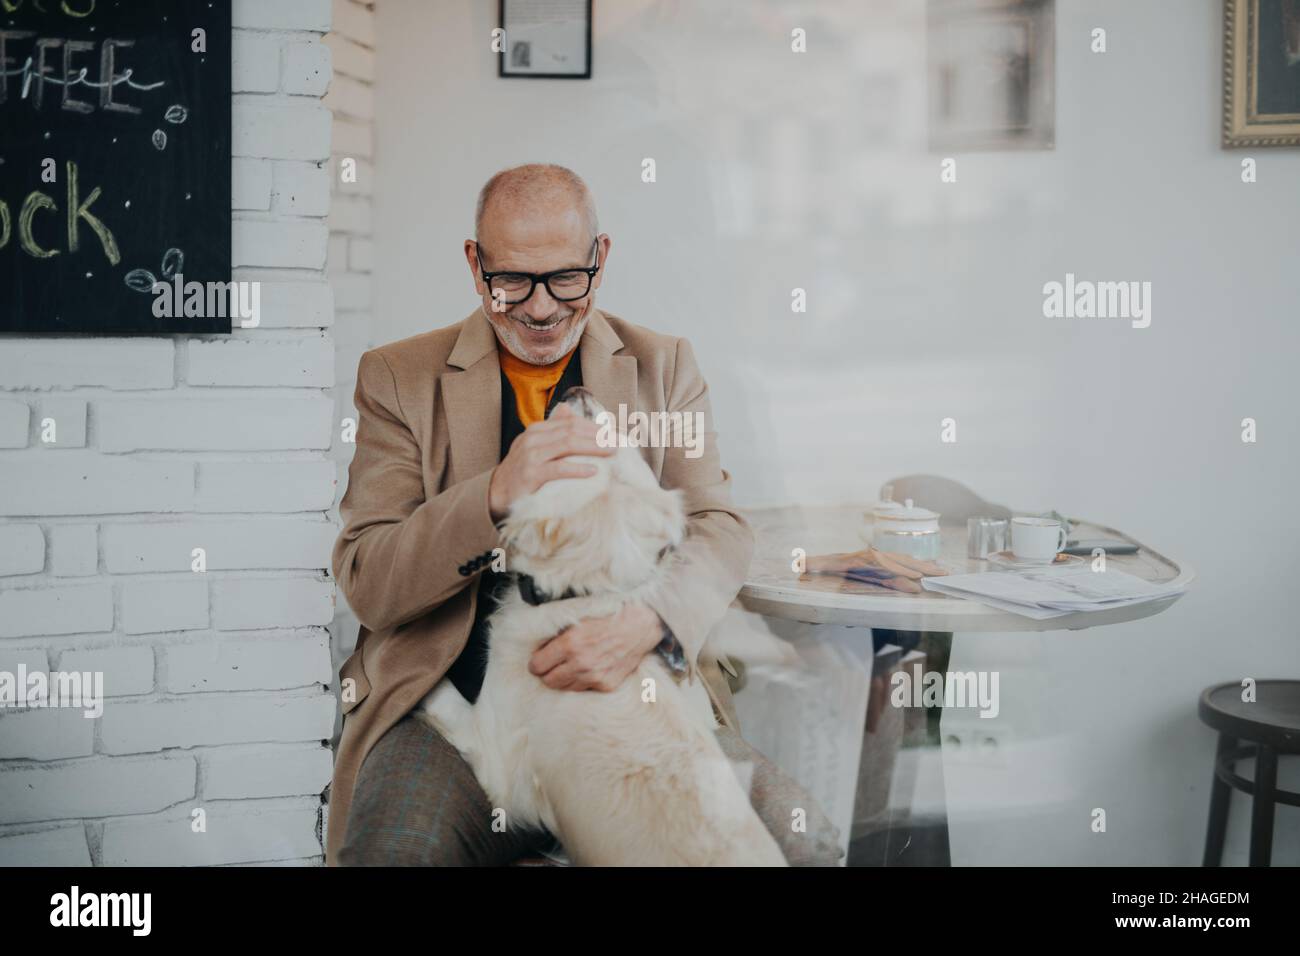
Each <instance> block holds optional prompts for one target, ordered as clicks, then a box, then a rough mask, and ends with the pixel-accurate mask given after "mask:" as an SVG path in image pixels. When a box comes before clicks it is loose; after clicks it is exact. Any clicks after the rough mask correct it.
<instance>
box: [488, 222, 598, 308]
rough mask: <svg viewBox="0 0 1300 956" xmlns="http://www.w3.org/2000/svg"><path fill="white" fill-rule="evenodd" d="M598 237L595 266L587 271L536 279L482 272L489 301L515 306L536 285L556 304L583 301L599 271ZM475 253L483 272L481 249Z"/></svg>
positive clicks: (559, 271) (560, 271)
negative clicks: (543, 288)
mask: <svg viewBox="0 0 1300 956" xmlns="http://www.w3.org/2000/svg"><path fill="white" fill-rule="evenodd" d="M599 243H600V237H599V236H597V237H596V238H595V239H593V240H592V249H591V251H592V255H594V256H596V264H595V265H593V266H592V267H591V268H589V269H557V270H556V271H555V272H543V273H541V274H540V275H539V274H535V273H531V272H487V271H485V270H484V271H483V281H484V282H486V283H487V286H488V290H489V291H490V292H491V293H492V301H493V302H500V303H502V304H504V305H518V304H519V303H521V302H527V301H528V300H529V298H531V297H532V294H533V290H534V289H536V288H537V284H538V283H539V282H540V283H541V284H542V285H544V286H546V291H547V292H549V293H550V294H551V298H552V299H555V300H556V301H558V302H573V301H575V300H576V299H581V298H583V297H584V296H585V295H586V294H587V293H588V292H590V291H591V280H592V279H593V278H594V277H595V275H596V273H597V272H599V271H600V256H599V250H598V246H599ZM476 248H477V250H478V266H479V269H480V270H483V247H482V246H481V245H479V246H476Z"/></svg>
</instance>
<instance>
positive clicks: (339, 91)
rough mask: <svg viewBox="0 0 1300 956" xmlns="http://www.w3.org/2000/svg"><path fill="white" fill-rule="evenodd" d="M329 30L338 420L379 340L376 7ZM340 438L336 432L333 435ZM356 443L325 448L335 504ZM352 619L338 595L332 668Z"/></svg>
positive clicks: (362, 3) (349, 643)
mask: <svg viewBox="0 0 1300 956" xmlns="http://www.w3.org/2000/svg"><path fill="white" fill-rule="evenodd" d="M333 6H334V26H333V32H331V33H330V34H329V35H327V36H326V37H325V45H326V46H327V47H329V49H330V51H331V53H332V54H333V56H332V60H333V67H334V80H333V82H332V83H331V84H330V90H329V93H328V94H327V95H326V97H325V105H326V106H328V107H329V108H330V109H331V110H333V112H334V144H333V149H332V154H331V157H330V172H331V189H332V191H333V200H334V201H333V205H332V207H331V209H330V215H329V220H328V222H329V246H328V255H327V263H328V264H327V266H326V268H327V270H328V272H329V276H330V281H331V285H332V286H333V289H334V295H335V305H336V307H337V309H338V319H337V324H336V326H335V329H334V361H335V368H334V379H335V383H336V386H337V387H336V388H335V390H334V401H335V409H334V416H335V421H336V422H341V421H342V420H343V419H345V418H351V419H353V420H354V421H355V420H356V414H357V413H356V409H355V408H354V407H353V405H352V395H353V392H354V390H355V389H356V374H357V363H358V362H359V361H360V359H361V353H362V352H364V351H366V350H367V349H369V348H373V347H374V346H375V344H376V342H375V339H374V323H373V316H372V311H371V310H372V297H371V279H370V274H371V268H372V255H371V250H372V248H373V238H372V237H373V235H374V230H373V226H372V225H371V219H372V216H371V211H372V207H371V196H372V194H373V191H374V174H375V173H374V171H375V167H374V159H375V156H374V114H375V109H374V102H375V94H374V84H375V12H374V3H373V2H366V0H333ZM345 159H351V160H353V161H354V162H355V163H356V182H355V183H345V182H343V181H342V178H341V176H340V170H341V164H342V162H343V160H345ZM336 435H337V432H336ZM352 452H353V446H352V445H350V444H343V443H342V442H340V441H337V440H336V441H335V442H334V444H333V447H332V451H331V453H330V455H331V457H332V458H333V459H334V460H335V461H336V462H337V463H338V469H339V471H338V477H339V482H338V488H337V497H336V499H335V502H336V507H337V501H338V500H339V499H341V498H342V497H343V492H344V491H345V490H346V487H347V466H348V463H349V462H350V461H351V460H352ZM357 626H358V625H357V619H356V617H354V616H353V615H352V613H351V611H350V610H349V608H348V606H347V603H346V602H345V601H342V600H340V601H339V602H338V607H337V610H336V617H335V619H334V623H333V624H332V625H331V627H330V633H331V636H332V642H331V645H332V650H333V656H334V663H335V666H336V667H337V666H338V665H340V664H341V663H342V662H343V660H344V659H345V658H346V657H347V656H348V655H349V654H350V653H352V649H353V647H354V646H355V644H356V639H357Z"/></svg>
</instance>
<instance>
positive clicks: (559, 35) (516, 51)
mask: <svg viewBox="0 0 1300 956" xmlns="http://www.w3.org/2000/svg"><path fill="white" fill-rule="evenodd" d="M500 3H501V30H502V32H503V36H502V41H501V52H500V53H499V54H497V56H498V57H499V59H498V61H497V63H498V67H497V75H498V76H535V77H549V78H552V79H571V80H585V79H590V78H591V4H592V0H500Z"/></svg>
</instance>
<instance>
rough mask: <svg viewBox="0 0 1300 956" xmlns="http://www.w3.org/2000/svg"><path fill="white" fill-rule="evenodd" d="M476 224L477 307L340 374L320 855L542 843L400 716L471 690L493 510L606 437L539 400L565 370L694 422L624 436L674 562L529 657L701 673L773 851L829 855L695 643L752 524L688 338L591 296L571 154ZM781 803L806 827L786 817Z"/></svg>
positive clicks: (609, 396) (821, 860)
mask: <svg viewBox="0 0 1300 956" xmlns="http://www.w3.org/2000/svg"><path fill="white" fill-rule="evenodd" d="M475 219H476V221H475V239H473V240H466V241H465V259H466V262H467V263H468V265H469V270H470V274H471V276H472V277H473V280H474V286H475V289H476V290H477V292H478V296H479V299H480V305H479V307H478V308H476V309H475V310H474V311H473V312H472V313H471V314H470V315H469V316H468V317H467V318H465V319H464V320H462V321H461V322H459V323H457V324H455V325H452V326H448V327H447V328H443V329H438V330H437V331H433V332H426V333H423V334H421V335H416V336H414V337H412V338H408V339H404V340H402V341H400V342H394V343H392V344H389V345H385V346H382V347H381V348H378V349H375V350H373V351H370V352H367V353H366V354H365V355H363V356H362V358H361V363H360V367H359V369H358V372H357V388H356V407H357V411H358V413H359V416H360V421H359V425H358V429H357V446H356V454H355V457H354V458H353V461H352V465H351V468H350V470H349V483H348V490H347V494H346V495H345V496H344V498H343V502H342V505H341V508H340V510H341V512H342V516H343V520H344V528H343V531H342V533H341V534H340V535H339V539H338V542H337V544H336V545H335V549H334V556H333V566H334V574H335V577H336V578H337V579H338V582H339V585H340V586H341V587H342V589H343V593H344V594H345V595H346V596H347V599H348V603H349V604H350V605H351V607H352V610H353V612H354V613H355V614H356V616H357V618H358V619H359V621H360V622H361V632H360V635H359V637H358V640H357V648H356V651H355V652H354V653H353V654H352V656H351V657H350V658H349V659H348V661H347V662H346V663H345V664H344V665H343V667H342V669H341V677H342V682H341V700H342V706H343V710H344V714H345V717H344V723H343V735H342V740H341V741H340V744H339V750H338V757H337V760H336V763H335V767H334V779H333V784H332V786H331V796H330V818H329V819H330V824H329V836H328V841H327V843H328V845H327V861H328V862H329V863H330V864H332V865H334V864H342V865H394V864H396V865H437V866H454V865H484V864H504V863H508V862H510V861H512V860H515V859H517V858H519V857H521V856H526V855H530V854H532V853H536V852H538V851H539V850H544V849H545V848H546V847H548V846H549V845H551V844H552V843H553V838H552V837H550V835H549V834H546V833H539V832H536V831H527V830H515V829H507V830H506V831H504V832H497V829H496V828H494V827H493V810H492V807H491V806H490V805H489V802H488V799H487V796H486V794H484V792H483V790H482V788H481V787H480V786H479V784H478V782H477V781H476V780H475V778H474V774H473V772H472V770H471V769H470V767H469V765H468V764H467V763H466V762H465V760H464V759H463V758H462V757H461V756H460V754H459V753H458V752H457V751H456V750H455V748H453V747H452V746H451V745H450V744H448V743H447V742H446V741H445V740H444V739H443V738H442V737H441V736H440V735H439V734H438V733H437V732H436V731H435V730H433V729H432V728H431V727H429V726H428V725H427V724H425V723H423V722H422V721H419V720H417V719H415V718H414V717H412V716H411V711H412V709H413V708H414V707H415V706H416V705H417V704H418V703H419V702H420V700H421V699H422V698H423V697H424V695H425V694H427V693H428V692H429V691H430V690H431V689H432V688H433V687H434V685H435V684H436V683H437V682H438V681H440V680H450V681H451V682H452V683H453V684H454V685H455V686H456V688H457V689H458V690H459V691H460V692H461V693H462V694H463V695H464V696H465V697H466V698H467V699H468V700H470V701H473V700H474V699H475V698H476V697H477V695H478V691H479V688H480V687H481V685H482V682H483V675H484V667H485V662H486V658H487V654H488V653H490V650H489V648H488V645H487V640H486V634H487V621H488V617H489V615H490V614H491V611H492V609H493V608H494V607H495V601H494V600H493V596H494V594H496V593H497V591H498V589H499V588H503V587H508V586H510V583H511V582H510V579H509V576H508V575H506V574H498V573H497V572H496V571H494V570H493V568H492V563H493V562H492V560H491V558H492V551H493V549H494V548H495V547H497V545H498V530H497V522H499V521H500V520H501V519H502V518H503V517H505V515H506V514H507V513H508V512H509V510H510V506H511V504H512V503H513V502H515V501H517V500H518V499H519V498H521V497H522V496H524V495H527V494H529V493H531V492H533V491H535V490H536V489H537V488H539V487H540V486H541V485H543V484H545V483H546V482H548V481H551V480H553V479H556V478H565V477H581V476H584V475H587V474H591V473H593V472H594V468H592V467H591V466H590V465H583V464H579V463H576V462H573V461H571V460H570V458H569V456H572V455H606V454H612V450H611V449H609V448H604V447H601V446H600V444H599V443H598V442H597V426H596V425H595V423H593V422H590V421H588V420H586V419H583V418H580V417H578V416H576V415H573V414H571V413H570V412H569V409H568V408H567V407H566V406H560V407H558V408H556V409H555V414H553V415H551V416H550V417H549V418H547V414H546V413H547V411H548V409H551V408H553V407H555V406H556V403H557V401H558V399H559V398H560V396H561V395H563V393H564V392H565V390H566V389H567V388H568V387H569V386H571V385H583V386H585V387H586V388H587V389H589V390H590V391H591V392H592V393H594V395H595V397H596V398H597V399H598V400H599V401H600V402H601V403H602V404H603V405H604V406H605V407H606V408H609V409H611V410H615V411H616V410H617V409H618V408H619V406H620V405H625V406H626V407H627V408H628V409H629V410H630V411H631V410H641V411H666V412H681V413H684V414H685V415H691V416H694V415H695V414H696V413H701V414H702V415H703V416H704V418H703V421H704V422H705V428H704V433H703V443H702V449H701V448H700V447H699V446H696V447H693V448H690V449H685V448H674V447H648V448H644V449H642V453H643V455H644V456H645V459H646V461H647V462H648V463H649V465H650V467H651V468H652V469H653V471H654V473H655V475H656V476H657V477H658V479H659V481H660V483H661V484H662V485H663V487H665V488H677V489H681V491H682V492H683V494H684V495H685V505H686V512H687V515H688V530H687V537H686V540H685V541H684V543H683V545H682V547H681V549H680V550H681V554H682V556H683V558H684V560H683V561H682V562H681V564H680V565H679V566H678V567H677V569H676V570H675V572H674V573H673V576H672V578H671V580H669V581H668V583H667V585H666V586H665V587H663V588H662V590H660V591H659V592H658V593H656V594H655V595H654V596H653V597H652V598H651V599H650V600H649V601H648V602H647V603H645V604H639V603H638V604H630V605H628V606H627V607H626V608H624V610H623V611H621V612H620V613H618V614H616V615H614V616H612V617H606V618H599V619H589V620H584V621H582V622H581V623H579V624H578V625H576V626H574V627H571V628H569V629H568V630H566V631H564V632H562V633H560V634H558V635H556V636H555V637H554V638H552V639H551V640H550V641H548V642H547V643H545V644H544V645H542V646H541V647H540V648H539V649H538V650H537V651H536V653H535V654H534V655H533V657H532V661H531V664H530V670H531V671H532V673H533V674H534V675H536V677H537V679H538V680H540V681H542V682H543V683H544V684H546V685H547V686H548V687H552V688H556V689H559V690H564V691H567V692H572V693H604V692H608V691H611V690H613V689H614V688H616V687H618V686H619V684H621V683H622V681H623V679H624V678H625V677H627V675H628V674H630V673H631V672H632V671H633V670H634V669H635V668H636V666H637V664H638V662H639V661H640V660H641V658H642V657H643V656H644V655H646V654H659V655H661V656H662V657H663V659H664V661H665V662H666V663H667V664H668V665H669V667H670V668H672V669H674V670H675V671H676V672H677V673H678V674H679V679H683V680H703V681H704V684H705V686H706V688H707V689H708V692H709V696H710V698H711V700H712V701H713V705H714V710H715V712H716V714H717V716H718V719H719V722H720V723H721V725H722V726H721V727H720V728H719V729H718V730H717V731H716V733H717V737H718V739H719V742H720V743H721V744H722V747H723V750H724V752H725V753H726V754H727V756H728V758H729V759H731V760H732V761H733V762H735V763H737V764H742V765H748V768H751V769H752V773H751V774H742V778H743V776H746V775H747V776H749V777H750V778H751V781H752V783H751V800H752V802H753V804H754V807H755V809H756V811H757V812H758V814H759V815H760V817H762V819H763V821H764V823H765V824H766V825H767V827H768V829H769V830H770V831H771V832H772V834H773V836H774V837H775V839H776V841H777V843H778V844H779V845H780V846H781V848H782V851H783V852H784V853H785V855H786V857H787V859H788V860H789V861H790V862H791V863H794V864H808V865H829V864H834V863H836V862H837V861H838V858H839V857H840V856H842V854H841V852H840V850H839V849H838V840H837V838H836V833H835V829H834V827H833V826H832V825H831V824H830V823H829V821H827V820H826V818H825V817H824V815H823V814H822V813H821V811H820V810H819V809H818V808H817V807H816V806H815V805H814V803H813V802H812V800H811V798H809V797H808V796H807V794H806V793H804V792H803V791H802V790H801V789H800V788H799V787H798V786H797V785H796V784H794V783H793V781H791V780H790V779H789V778H788V777H785V776H784V775H783V774H782V773H781V772H780V771H779V770H778V769H777V768H776V767H775V765H773V764H771V763H770V762H769V761H768V760H766V759H765V758H764V757H763V756H762V755H761V754H759V753H758V752H757V751H755V750H753V749H752V748H751V747H749V746H748V745H747V744H746V743H745V742H744V741H743V740H742V739H741V737H740V735H739V733H738V731H737V727H736V718H735V712H734V709H733V707H732V702H731V697H730V690H729V687H728V685H727V683H726V681H725V679H724V677H723V673H722V671H721V669H720V667H719V663H718V661H716V660H714V659H712V658H711V657H710V656H709V655H708V654H707V652H704V651H703V648H704V642H705V638H706V636H707V634H708V632H709V630H710V629H711V627H712V626H713V625H714V624H716V623H717V622H718V620H719V619H720V618H721V617H722V616H723V614H724V612H725V611H726V609H727V606H728V605H729V604H730V603H731V601H732V599H733V598H734V597H735V596H736V593H737V591H738V590H739V589H740V586H741V584H742V582H743V581H744V576H745V571H746V569H747V567H748V565H749V559H750V555H751V553H752V551H753V535H752V533H751V531H750V529H749V527H748V525H747V524H746V522H745V520H744V518H742V517H741V515H740V514H739V513H738V512H736V511H735V510H734V509H733V507H732V505H731V495H730V476H729V475H728V474H727V472H725V471H724V470H723V469H722V467H721V465H720V463H719V457H718V449H717V445H716V442H715V441H714V437H715V436H714V434H713V432H712V424H711V421H710V417H709V416H710V409H709V395H708V387H707V385H706V384H705V381H704V378H703V376H702V375H701V374H700V370H699V368H698V367H697V366H696V363H695V357H694V355H693V354H692V351H691V347H690V345H689V344H688V343H687V342H686V340H685V339H681V338H675V337H673V336H669V335H663V334H660V333H656V332H652V331H650V330H648V329H644V328H641V327H639V326H636V325H632V324H631V323H629V322H625V321H623V320H622V319H619V318H616V317H615V316H613V315H607V314H604V313H602V312H601V311H600V310H599V309H597V308H596V305H595V294H596V290H597V289H599V288H600V285H601V279H602V278H603V275H604V270H605V265H606V263H607V261H608V258H609V251H610V238H609V236H608V235H604V234H601V233H600V231H599V226H598V224H597V220H596V210H595V205H594V203H593V201H592V197H591V193H590V191H589V190H588V189H587V186H586V184H585V183H584V182H583V181H582V180H581V179H580V178H579V177H578V176H577V175H576V174H575V173H573V172H572V171H570V170H568V169H565V168H563V167H560V166H554V165H540V164H530V165H526V166H519V167H516V168H513V169H507V170H504V171H502V172H500V173H497V174H496V175H495V176H493V177H492V178H491V179H490V180H488V182H487V184H486V185H485V186H484V187H483V189H482V192H481V193H480V195H479V200H478V207H477V214H476V217H475ZM701 452H702V453H701ZM799 810H802V811H803V812H804V813H805V814H806V815H807V826H806V828H803V827H797V826H793V825H792V823H793V822H794V821H796V820H799V819H801V817H800V814H799V813H798V812H797V811H799Z"/></svg>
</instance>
